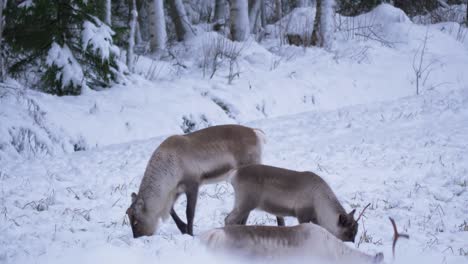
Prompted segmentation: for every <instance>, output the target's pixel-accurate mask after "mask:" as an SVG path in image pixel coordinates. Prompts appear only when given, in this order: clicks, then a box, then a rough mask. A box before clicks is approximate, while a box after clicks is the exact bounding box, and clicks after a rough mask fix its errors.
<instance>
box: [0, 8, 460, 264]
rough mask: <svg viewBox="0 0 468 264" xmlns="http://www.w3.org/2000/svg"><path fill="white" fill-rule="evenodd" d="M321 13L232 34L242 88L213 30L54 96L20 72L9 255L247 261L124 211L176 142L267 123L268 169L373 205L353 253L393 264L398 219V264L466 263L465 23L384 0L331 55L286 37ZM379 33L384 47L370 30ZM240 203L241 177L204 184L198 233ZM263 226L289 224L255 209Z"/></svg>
mask: <svg viewBox="0 0 468 264" xmlns="http://www.w3.org/2000/svg"><path fill="white" fill-rule="evenodd" d="M311 14H313V12H312V11H311V9H310V8H303V9H297V10H295V11H294V12H293V14H291V15H290V16H288V17H285V18H284V19H283V20H282V21H281V22H280V23H278V24H276V25H272V26H270V27H269V28H268V29H267V32H266V33H267V34H266V36H265V38H264V39H263V41H262V43H261V44H258V43H257V42H255V41H249V42H247V44H239V43H231V42H225V43H227V44H224V47H225V48H226V47H227V48H226V49H229V50H231V51H238V50H241V51H242V52H241V55H240V57H239V60H238V61H237V63H236V64H235V65H234V69H235V72H239V74H240V78H235V79H234V80H233V82H232V84H228V80H227V77H226V76H228V75H229V64H228V62H227V61H224V62H220V63H221V66H220V68H219V70H218V71H217V72H216V73H215V74H214V77H213V78H212V79H210V78H209V74H206V75H208V76H205V77H203V65H204V62H206V60H205V55H207V56H209V54H210V52H209V51H208V50H207V49H206V47H207V45H208V44H210V43H215V44H216V43H219V42H218V41H219V37H217V36H216V35H215V34H213V33H203V34H199V35H198V36H197V37H195V38H194V39H193V40H192V41H191V42H189V43H186V44H185V45H179V46H176V47H174V48H173V52H174V54H177V56H178V62H179V65H174V61H171V62H167V61H166V62H165V61H152V60H151V59H149V58H144V57H140V58H139V59H138V61H137V64H136V70H137V72H138V73H139V74H141V75H142V76H139V75H131V76H128V78H127V80H126V82H125V83H122V84H119V85H116V86H115V87H113V88H112V89H109V90H107V91H99V92H95V91H86V93H85V94H83V95H82V96H79V97H56V96H51V95H46V94H42V93H38V92H34V91H30V90H27V91H23V92H18V90H17V87H20V85H19V84H17V83H15V82H14V81H9V84H8V85H9V88H1V89H0V233H1V235H0V263H3V262H5V263H31V262H33V263H64V262H65V261H66V262H68V263H70V262H71V263H75V262H76V263H78V262H80V263H82V262H83V261H84V262H85V263H107V262H114V263H128V262H141V263H150V262H156V261H158V262H162V263H185V262H188V261H195V262H200V263H202V262H204V263H219V262H220V261H221V262H227V263H229V262H234V263H235V262H238V261H236V260H233V259H231V258H222V259H221V260H220V259H219V256H212V255H211V254H209V253H207V252H205V250H204V248H202V247H200V245H199V243H198V241H197V239H193V238H192V237H189V236H182V235H180V234H179V231H178V230H177V228H176V227H175V225H174V224H173V223H172V220H168V221H167V222H166V223H165V224H164V225H162V227H161V229H160V230H159V231H158V234H157V235H156V236H153V237H145V238H141V239H136V240H135V239H133V238H132V235H131V230H130V227H129V226H128V224H127V222H126V218H125V210H126V209H127V207H128V205H129V203H130V194H131V192H133V191H136V190H137V189H138V185H139V183H140V180H141V177H142V175H143V172H144V169H145V166H146V162H147V161H148V159H149V156H150V154H151V153H152V151H153V150H154V149H155V148H156V147H157V146H158V144H159V143H160V142H161V141H162V140H163V139H164V138H165V137H167V136H168V135H170V134H173V133H183V131H191V130H195V129H199V128H202V127H206V126H209V125H214V124H222V123H242V124H246V125H249V126H253V127H258V128H261V129H262V130H264V131H265V132H266V134H267V138H268V143H267V145H266V147H265V163H267V164H272V165H275V166H281V167H286V168H290V169H296V170H312V171H315V172H316V173H318V174H319V175H321V176H323V177H324V178H325V179H326V181H327V182H328V183H329V184H330V185H331V186H332V188H333V190H334V191H335V193H336V194H337V196H338V197H339V199H340V200H341V201H342V202H343V203H344V205H345V208H346V209H347V210H350V209H351V208H357V211H360V210H361V209H362V208H363V207H364V206H365V205H366V204H367V203H369V202H370V203H372V206H371V207H370V209H369V210H368V211H367V212H366V214H365V217H364V218H363V222H361V223H360V229H359V233H358V238H359V239H358V240H359V242H357V243H356V245H351V246H358V247H359V248H360V249H361V250H364V251H366V252H370V253H375V252H378V251H382V252H384V254H385V257H386V260H387V261H388V262H390V261H391V241H392V230H391V225H390V222H389V221H388V217H389V216H391V217H393V218H395V220H396V222H397V224H398V226H399V228H400V229H401V230H403V231H404V232H406V233H408V234H410V236H411V238H410V240H408V241H403V240H402V241H400V242H399V244H398V248H397V259H396V261H397V262H399V263H410V262H411V263H413V262H415V261H425V262H426V263H466V261H467V260H468V259H467V258H468V207H467V205H468V193H467V188H468V187H467V185H468V75H467V74H466V69H467V66H468V38H462V36H463V35H460V32H466V28H460V27H459V26H458V24H455V23H450V22H445V23H440V24H436V25H430V26H422V25H416V24H413V23H411V22H410V21H409V19H408V18H407V17H406V16H405V15H404V14H403V13H402V12H401V11H400V10H397V9H394V8H392V7H391V6H389V5H381V6H379V7H378V8H377V9H375V10H374V11H372V12H371V13H369V14H366V15H363V16H360V17H358V18H355V19H351V18H344V17H341V18H340V20H339V21H340V23H341V24H340V25H341V30H340V31H339V32H337V33H336V38H337V39H336V42H335V44H334V47H333V49H332V52H326V51H324V50H322V49H316V48H308V49H304V48H300V47H294V46H288V45H284V44H281V45H280V40H279V37H278V34H279V33H281V32H290V33H298V32H302V33H304V32H311V30H309V29H307V28H306V27H302V28H301V25H305V24H306V23H307V24H309V25H312V23H311V22H313V20H312V19H311ZM348 25H361V26H363V25H364V27H360V28H364V30H362V31H359V32H356V30H355V29H353V28H352V27H351V26H348ZM369 26H372V32H377V34H376V35H370V37H371V38H373V39H374V40H372V39H367V37H362V35H368V34H369V31H366V29H365V28H368V27H369ZM457 26H458V27H457ZM463 30H465V31H463ZM350 31H351V33H349V32H350ZM355 33H359V34H358V35H359V36H360V37H356V36H357V35H356V34H355ZM426 35H427V37H428V42H427V49H426V52H425V55H424V60H423V66H424V67H425V66H427V65H430V66H429V68H428V69H430V73H429V75H428V76H427V78H426V76H424V77H423V78H424V79H425V81H424V80H423V81H422V84H421V87H420V88H421V89H420V92H421V95H419V96H416V95H415V92H416V88H415V73H414V71H413V61H414V58H415V56H416V58H419V57H418V56H420V55H421V48H422V45H423V40H424V38H425V36H426ZM350 36H354V37H350ZM381 37H382V38H381ZM376 38H380V39H379V40H375V39H376ZM208 46H209V45H208ZM214 46H215V45H214ZM193 54H198V55H199V56H194V55H193ZM417 61H419V60H417ZM182 64H183V65H184V66H180V65H182ZM205 70H207V72H208V71H209V69H205ZM143 77H146V79H145V78H143ZM148 79H150V80H148ZM74 149H75V150H82V149H86V150H85V151H78V152H73V151H74ZM232 204H233V194H232V188H231V187H230V185H229V184H227V183H221V184H216V185H211V186H207V187H204V188H203V189H202V191H201V193H200V200H199V203H198V208H197V212H196V219H195V225H196V226H195V233H196V234H199V233H201V232H202V231H203V230H208V229H210V228H213V227H220V226H223V223H224V217H225V216H226V214H227V213H228V212H229V210H230V209H231V206H232ZM177 210H178V211H179V212H181V213H182V212H183V210H184V201H183V199H182V201H180V202H179V203H178V205H177ZM182 215H183V214H182ZM287 222H288V224H290V225H291V224H294V223H295V220H294V219H287ZM249 223H251V224H252V223H257V224H275V221H274V219H273V218H272V217H271V216H267V215H266V214H264V213H260V212H255V213H254V214H253V215H252V217H251V218H250V220H249ZM298 262H301V260H298Z"/></svg>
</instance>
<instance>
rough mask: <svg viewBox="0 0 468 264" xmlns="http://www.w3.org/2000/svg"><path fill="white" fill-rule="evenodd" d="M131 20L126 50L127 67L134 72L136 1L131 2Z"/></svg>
mask: <svg viewBox="0 0 468 264" xmlns="http://www.w3.org/2000/svg"><path fill="white" fill-rule="evenodd" d="M131 3H132V7H131V10H132V11H131V12H130V13H131V18H130V33H129V36H128V50H127V67H128V70H129V71H130V72H134V70H135V69H134V65H133V64H134V61H135V57H134V56H133V51H134V48H135V31H136V26H137V18H138V12H137V7H136V0H133V1H131Z"/></svg>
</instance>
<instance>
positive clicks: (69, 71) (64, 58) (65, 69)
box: [46, 42, 84, 88]
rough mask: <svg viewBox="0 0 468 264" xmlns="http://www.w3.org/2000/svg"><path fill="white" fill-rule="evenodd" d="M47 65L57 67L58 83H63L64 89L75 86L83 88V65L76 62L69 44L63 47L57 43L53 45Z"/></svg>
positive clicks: (48, 55)
mask: <svg viewBox="0 0 468 264" xmlns="http://www.w3.org/2000/svg"><path fill="white" fill-rule="evenodd" d="M46 63H47V65H49V66H53V65H55V66H57V67H58V69H59V70H58V71H57V76H56V77H55V78H56V80H57V81H61V84H62V88H64V87H66V86H68V85H73V86H82V85H83V80H84V75H83V70H82V69H81V65H80V64H79V63H78V62H77V61H76V59H75V57H74V56H73V54H72V52H71V50H70V48H69V47H68V46H67V44H64V45H63V47H61V46H60V45H59V44H57V43H56V42H54V43H52V45H51V47H50V49H49V52H48V53H47V59H46Z"/></svg>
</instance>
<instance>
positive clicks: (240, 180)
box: [225, 164, 362, 242]
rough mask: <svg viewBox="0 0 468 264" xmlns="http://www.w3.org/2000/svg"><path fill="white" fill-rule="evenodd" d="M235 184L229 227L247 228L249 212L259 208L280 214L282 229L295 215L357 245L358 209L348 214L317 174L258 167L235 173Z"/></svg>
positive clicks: (251, 166)
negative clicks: (355, 241)
mask: <svg viewBox="0 0 468 264" xmlns="http://www.w3.org/2000/svg"><path fill="white" fill-rule="evenodd" d="M231 183H232V185H233V187H234V191H235V204H234V209H233V210H232V211H231V213H229V215H228V216H227V217H226V219H225V224H226V225H234V224H244V225H245V224H246V222H247V218H248V216H249V213H250V212H251V211H252V210H254V209H257V208H258V209H261V210H263V211H266V212H268V213H271V214H274V215H276V216H277V219H278V225H280V226H281V225H284V220H283V217H284V216H293V217H297V219H298V221H299V223H308V222H312V223H314V224H317V225H320V226H322V227H323V228H325V229H326V230H327V231H329V232H330V233H331V234H333V235H334V236H336V237H337V238H339V239H341V240H343V241H352V242H354V239H355V237H356V233H357V230H358V222H357V220H354V213H355V211H356V210H352V211H351V212H350V213H346V211H345V210H344V208H343V206H342V205H341V204H340V202H339V201H338V199H337V198H336V195H335V194H334V193H333V191H332V189H331V188H330V186H329V185H328V184H327V183H326V182H325V181H324V180H323V179H322V178H321V177H320V176H318V175H316V174H315V173H313V172H310V171H305V172H299V171H293V170H287V169H282V168H277V167H272V166H266V165H259V164H256V165H249V166H245V167H242V168H239V169H237V170H236V171H234V172H233V175H232V176H231ZM361 215H362V213H361Z"/></svg>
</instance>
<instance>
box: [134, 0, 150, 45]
mask: <svg viewBox="0 0 468 264" xmlns="http://www.w3.org/2000/svg"><path fill="white" fill-rule="evenodd" d="M151 1H153V0H151ZM151 6H152V5H151V4H150V3H149V2H148V0H140V1H137V7H138V27H139V30H138V31H139V32H140V34H141V39H142V40H143V41H149V40H150V35H151V34H150V22H151V21H150V15H149V12H150V7H151Z"/></svg>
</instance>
